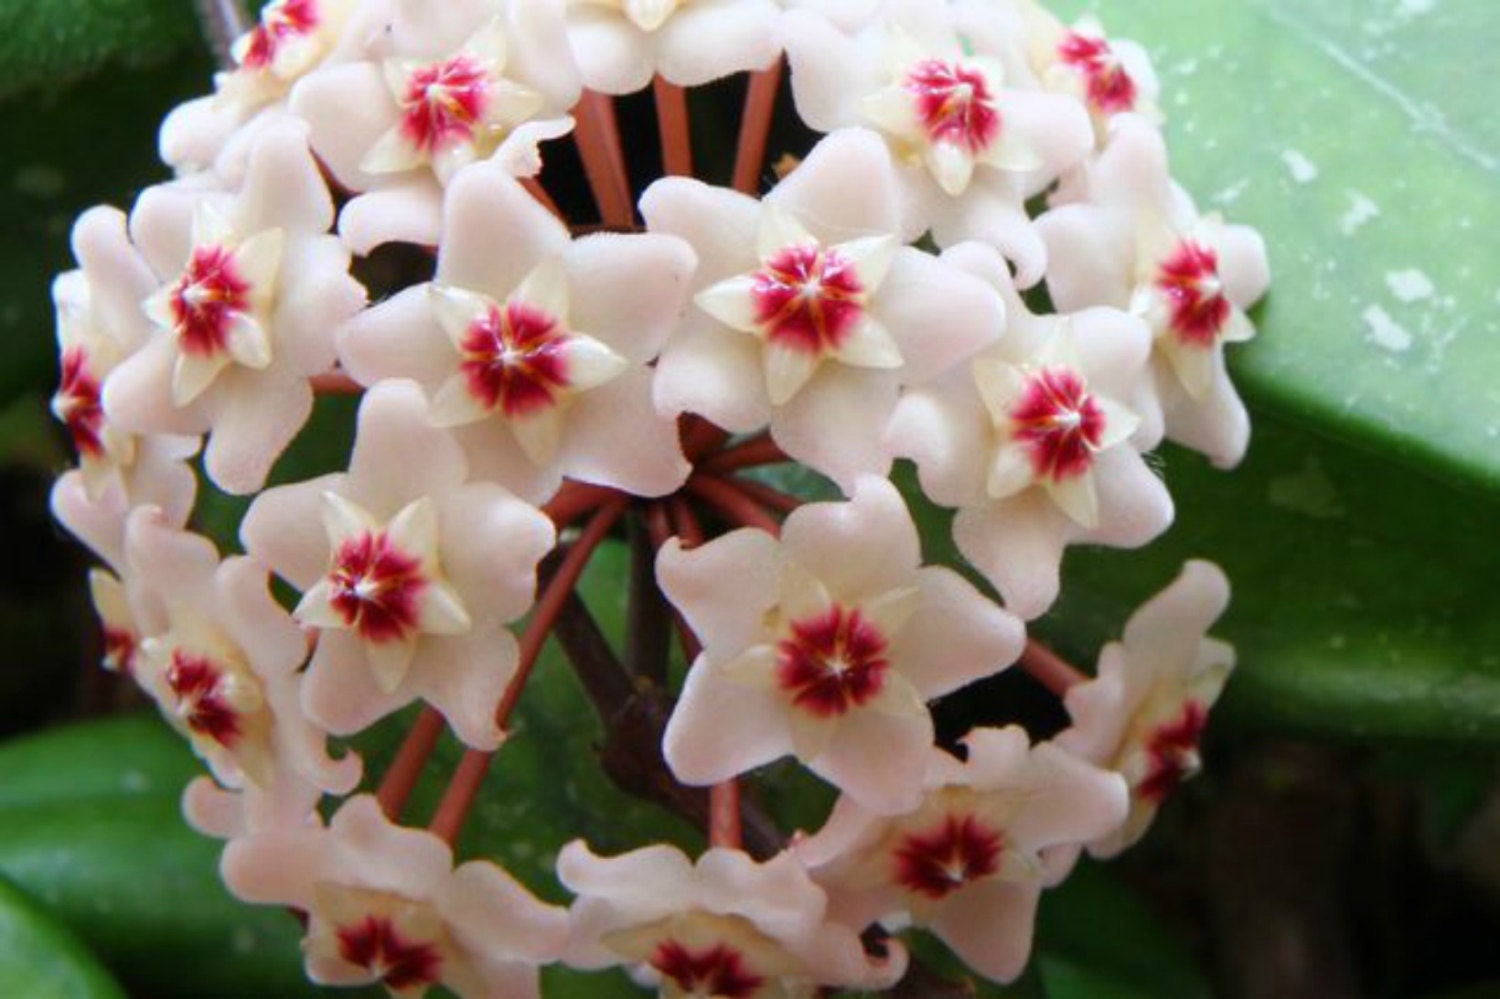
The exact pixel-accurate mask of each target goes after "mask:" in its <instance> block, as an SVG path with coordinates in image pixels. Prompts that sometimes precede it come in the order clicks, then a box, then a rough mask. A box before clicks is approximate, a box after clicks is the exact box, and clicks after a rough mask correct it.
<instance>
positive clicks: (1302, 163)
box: [1281, 149, 1318, 184]
mask: <svg viewBox="0 0 1500 999" xmlns="http://www.w3.org/2000/svg"><path fill="white" fill-rule="evenodd" d="M1281 162H1283V163H1285V164H1286V168H1287V170H1288V171H1289V172H1290V173H1291V175H1292V180H1294V181H1296V182H1297V183H1299V184H1311V183H1312V182H1313V181H1315V180H1317V179H1318V165H1317V164H1316V163H1314V162H1313V161H1312V160H1310V159H1308V158H1307V157H1306V156H1305V155H1303V154H1302V153H1300V152H1298V151H1297V150H1295V149H1287V150H1285V151H1283V152H1282V154H1281Z"/></svg>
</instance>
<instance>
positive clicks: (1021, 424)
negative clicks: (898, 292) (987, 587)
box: [888, 244, 1172, 620]
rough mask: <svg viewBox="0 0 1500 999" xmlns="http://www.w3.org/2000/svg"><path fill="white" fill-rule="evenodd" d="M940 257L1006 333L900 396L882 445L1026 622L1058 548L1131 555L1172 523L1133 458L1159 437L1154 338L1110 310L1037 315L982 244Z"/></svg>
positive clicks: (1039, 607) (1161, 495) (1050, 594)
mask: <svg viewBox="0 0 1500 999" xmlns="http://www.w3.org/2000/svg"><path fill="white" fill-rule="evenodd" d="M945 257H946V258H947V259H948V260H950V261H951V262H953V263H955V264H956V265H959V266H962V267H965V268H967V269H969V270H970V271H971V272H972V273H974V274H982V275H986V276H987V278H988V280H989V281H991V282H992V283H993V285H994V287H995V288H996V289H997V290H998V291H999V292H1000V293H1001V294H1002V295H1003V296H1004V297H1005V300H1006V303H1007V313H1008V315H1009V325H1008V328H1007V330H1006V333H1005V336H1004V337H1003V338H1001V339H1000V341H999V342H998V343H997V344H996V345H995V346H994V347H991V348H989V349H988V350H986V351H985V352H983V353H982V354H980V355H979V356H978V357H977V358H976V359H975V360H974V361H973V363H972V364H971V365H969V366H968V367H967V369H966V370H958V371H954V372H950V373H948V374H946V375H944V376H942V377H941V378H938V379H935V380H933V381H932V382H930V383H928V384H925V385H919V386H913V387H912V388H911V389H909V390H908V391H907V392H906V394H905V395H904V396H903V398H902V400H901V403H900V405H899V407H898V408H897V410H896V414H895V416H894V418H893V419H892V421H891V427H890V431H889V435H888V437H889V441H890V446H891V447H892V448H893V449H894V451H895V453H896V454H898V455H902V456H905V457H908V458H911V459H913V460H914V461H915V462H916V463H917V472H918V475H919V476H920V479H921V483H922V489H923V492H925V493H926V494H927V495H928V496H930V497H931V498H932V499H933V500H935V501H936V502H938V503H941V504H943V505H944V506H953V507H958V508H959V513H958V517H957V518H956V520H955V521H954V527H953V534H954V540H955V541H956V542H957V543H958V546H959V550H960V551H962V552H963V553H964V555H965V556H966V557H967V558H968V559H969V560H970V561H971V562H973V563H974V565H975V566H976V567H978V568H979V570H980V571H981V572H983V573H984V574H985V576H986V577H987V578H988V579H989V580H990V581H991V582H992V583H994V584H995V586H996V588H997V589H999V591H1000V593H1001V595H1002V596H1003V597H1004V598H1005V602H1006V606H1007V607H1008V608H1009V609H1010V610H1011V611H1013V612H1014V613H1016V614H1019V615H1020V616H1021V617H1023V618H1025V619H1028V620H1029V619H1031V618H1034V617H1036V616H1037V615H1039V614H1041V613H1042V612H1043V611H1045V610H1046V609H1047V608H1048V607H1049V606H1051V604H1052V602H1053V600H1054V599H1056V597H1057V592H1058V587H1059V576H1058V572H1059V566H1060V564H1061V561H1062V555H1063V550H1064V549H1065V548H1066V547H1067V546H1068V545H1071V544H1076V543H1079V542H1090V543H1095V544H1107V545H1111V546H1113V547H1124V548H1133V547H1138V546H1140V545H1143V544H1145V543H1146V542H1148V541H1150V540H1151V539H1152V538H1154V537H1156V536H1157V535H1158V534H1160V533H1161V532H1162V531H1164V530H1165V529H1166V528H1167V526H1168V525H1169V524H1170V523H1171V521H1172V501H1171V497H1170V496H1169V495H1168V494H1167V491H1166V488H1165V487H1164V486H1163V485H1162V483H1161V480H1160V479H1158V478H1157V477H1156V476H1155V475H1154V474H1152V472H1151V470H1150V469H1149V468H1148V467H1147V466H1146V463H1145V461H1144V460H1143V459H1142V457H1141V451H1143V450H1145V449H1148V448H1151V447H1154V446H1155V445H1156V444H1157V442H1158V441H1159V439H1160V437H1161V416H1160V410H1159V409H1158V407H1157V404H1156V399H1155V396H1154V393H1153V392H1152V389H1151V384H1150V381H1149V379H1148V377H1147V368H1146V364H1147V359H1148V357H1149V352H1150V336H1149V334H1148V333H1147V331H1146V329H1145V327H1144V326H1143V325H1142V324H1141V323H1140V321H1139V320H1136V319H1134V318H1132V317H1131V316H1129V315H1126V314H1125V313H1122V312H1119V311H1116V310H1108V309H1092V310H1088V311H1086V312H1082V313H1079V314H1077V315H1073V316H1066V317H1060V316H1036V315H1033V314H1032V313H1031V312H1029V311H1028V310H1027V309H1026V306H1025V304H1024V303H1023V302H1022V301H1021V299H1020V296H1019V295H1017V294H1016V292H1015V288H1014V285H1013V284H1012V282H1011V278H1010V275H1009V272H1008V270H1007V269H1006V267H1005V264H1004V261H1002V260H1001V259H1000V257H999V256H998V255H997V254H996V253H995V252H994V251H993V250H990V249H989V248H987V247H982V246H979V245H978V244H969V245H967V246H962V247H958V248H955V249H953V250H950V251H948V253H947V254H945Z"/></svg>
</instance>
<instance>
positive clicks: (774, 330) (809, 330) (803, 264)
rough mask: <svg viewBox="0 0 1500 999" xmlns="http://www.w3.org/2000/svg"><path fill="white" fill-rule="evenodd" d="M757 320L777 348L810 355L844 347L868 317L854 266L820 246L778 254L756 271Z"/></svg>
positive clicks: (752, 290)
mask: <svg viewBox="0 0 1500 999" xmlns="http://www.w3.org/2000/svg"><path fill="white" fill-rule="evenodd" d="M752 280H753V284H752V287H751V294H752V295H753V297H754V301H755V321H756V322H757V323H759V324H760V325H761V328H762V329H764V330H765V334H766V339H767V340H769V341H770V342H771V343H775V344H778V345H780V346H783V347H789V348H791V349H793V350H799V351H803V352H805V353H808V354H822V353H824V352H825V351H834V350H837V349H838V348H839V347H841V346H843V344H844V342H845V341H846V340H848V339H849V335H850V334H851V333H853V332H854V327H855V325H856V324H858V322H859V320H860V318H861V317H862V316H863V315H864V292H865V286H864V284H863V282H861V281H860V279H859V271H858V269H857V268H856V267H855V265H854V261H852V260H850V259H849V258H848V257H847V256H845V255H844V254H842V253H840V252H839V251H838V250H836V249H831V248H830V249H825V248H823V247H820V246H818V245H817V244H815V243H805V244H802V245H800V246H788V247H784V248H783V249H780V250H778V251H776V253H774V254H773V255H772V256H771V257H770V258H769V259H768V260H766V261H765V263H764V265H763V266H762V267H761V269H760V270H758V271H756V272H755V275H754V277H753V279H752Z"/></svg>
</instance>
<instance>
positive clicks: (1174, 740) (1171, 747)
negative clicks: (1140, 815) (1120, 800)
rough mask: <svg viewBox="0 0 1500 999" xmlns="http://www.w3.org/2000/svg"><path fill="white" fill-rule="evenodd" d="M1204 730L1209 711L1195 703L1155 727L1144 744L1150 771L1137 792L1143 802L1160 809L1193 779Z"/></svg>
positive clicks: (1188, 704)
mask: <svg viewBox="0 0 1500 999" xmlns="http://www.w3.org/2000/svg"><path fill="white" fill-rule="evenodd" d="M1207 727H1208V709H1207V708H1205V707H1204V706H1203V705H1202V704H1200V703H1199V702H1197V701H1187V702H1186V703H1184V704H1183V706H1182V713H1181V714H1179V715H1178V716H1177V717H1176V718H1175V719H1173V720H1172V721H1169V722H1166V723H1164V724H1162V725H1160V726H1158V727H1157V729H1156V731H1155V732H1153V733H1152V734H1151V738H1150V739H1149V740H1148V741H1147V743H1146V752H1147V753H1148V754H1149V755H1150V757H1151V769H1150V770H1149V771H1148V772H1147V774H1146V777H1145V779H1144V780H1142V781H1141V783H1140V786H1139V787H1137V788H1136V793H1137V794H1139V795H1140V796H1141V798H1142V799H1143V800H1145V801H1149V802H1152V803H1153V804H1158V805H1159V804H1161V803H1162V802H1163V801H1165V800H1166V799H1167V798H1168V797H1169V796H1171V794H1172V792H1173V791H1175V790H1177V788H1178V787H1179V786H1180V785H1181V784H1182V782H1183V781H1184V780H1186V779H1187V778H1189V777H1191V776H1192V775H1193V773H1194V772H1195V771H1196V770H1197V761H1198V743H1199V742H1200V741H1201V740H1202V739H1203V730H1204V729H1205V728H1207Z"/></svg>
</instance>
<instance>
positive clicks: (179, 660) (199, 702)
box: [164, 649, 244, 749]
mask: <svg viewBox="0 0 1500 999" xmlns="http://www.w3.org/2000/svg"><path fill="white" fill-rule="evenodd" d="M225 672H226V671H225V669H224V667H223V666H221V665H220V664H218V663H216V662H214V661H213V660H212V659H210V658H208V657H207V656H200V655H192V654H190V653H187V652H184V651H183V650H181V649H176V650H174V651H173V652H172V661H171V662H170V663H169V664H168V666H167V669H166V673H165V675H164V679H165V680H166V684H167V689H168V690H170V691H171V692H172V696H173V697H174V698H175V699H176V701H177V715H178V717H180V718H181V719H182V720H183V724H185V725H187V727H188V728H189V729H191V730H192V731H194V732H196V733H198V734H199V735H203V736H207V737H208V738H210V739H212V740H213V741H214V742H217V743H218V744H219V745H221V746H223V747H224V748H225V749H232V748H234V745H235V743H236V742H238V741H239V739H240V736H242V735H243V734H244V727H243V726H242V724H241V718H240V713H239V711H237V710H235V708H234V707H233V706H232V705H231V704H230V703H229V699H228V697H227V692H226V690H225V687H226V686H227V683H226V680H227V677H226V675H225Z"/></svg>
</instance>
